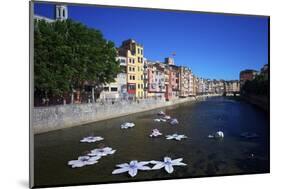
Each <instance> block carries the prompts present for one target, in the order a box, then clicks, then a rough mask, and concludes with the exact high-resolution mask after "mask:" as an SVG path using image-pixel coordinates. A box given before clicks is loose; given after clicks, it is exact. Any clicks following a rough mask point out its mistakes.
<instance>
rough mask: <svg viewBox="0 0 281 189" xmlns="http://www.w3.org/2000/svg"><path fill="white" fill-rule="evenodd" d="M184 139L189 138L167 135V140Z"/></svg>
mask: <svg viewBox="0 0 281 189" xmlns="http://www.w3.org/2000/svg"><path fill="white" fill-rule="evenodd" d="M184 138H187V136H185V135H178V134H172V135H166V139H167V140H181V139H184Z"/></svg>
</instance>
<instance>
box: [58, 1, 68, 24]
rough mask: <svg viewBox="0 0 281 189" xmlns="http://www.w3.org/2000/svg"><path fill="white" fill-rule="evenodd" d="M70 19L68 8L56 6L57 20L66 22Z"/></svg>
mask: <svg viewBox="0 0 281 189" xmlns="http://www.w3.org/2000/svg"><path fill="white" fill-rule="evenodd" d="M67 18H68V12H67V6H66V5H56V20H61V21H62V20H66V19H67Z"/></svg>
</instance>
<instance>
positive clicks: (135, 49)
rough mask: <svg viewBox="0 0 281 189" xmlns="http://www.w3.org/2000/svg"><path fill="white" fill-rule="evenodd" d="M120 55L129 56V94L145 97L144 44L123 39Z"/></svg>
mask: <svg viewBox="0 0 281 189" xmlns="http://www.w3.org/2000/svg"><path fill="white" fill-rule="evenodd" d="M119 55H122V56H126V57H127V89H128V90H127V92H128V94H129V96H134V97H136V98H144V76H143V70H144V68H143V65H144V57H143V46H142V45H140V44H138V43H137V42H136V41H135V40H132V39H128V40H126V41H123V43H122V45H121V47H120V48H119Z"/></svg>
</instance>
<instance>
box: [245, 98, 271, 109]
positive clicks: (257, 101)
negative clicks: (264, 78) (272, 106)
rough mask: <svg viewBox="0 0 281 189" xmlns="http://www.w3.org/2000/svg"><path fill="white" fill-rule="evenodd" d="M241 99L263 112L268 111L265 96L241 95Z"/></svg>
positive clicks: (267, 101)
mask: <svg viewBox="0 0 281 189" xmlns="http://www.w3.org/2000/svg"><path fill="white" fill-rule="evenodd" d="M241 98H242V99H244V100H245V101H247V102H249V103H251V104H253V105H255V106H257V107H259V108H261V109H263V110H264V111H266V112H268V111H269V98H268V97H267V96H257V95H242V96H241Z"/></svg>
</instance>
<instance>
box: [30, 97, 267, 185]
mask: <svg viewBox="0 0 281 189" xmlns="http://www.w3.org/2000/svg"><path fill="white" fill-rule="evenodd" d="M120 108H122V107H120ZM160 110H163V111H164V112H166V114H168V115H170V116H172V117H175V118H177V119H178V120H179V125H177V126H171V125H169V124H168V123H163V122H161V123H158V122H154V121H153V119H154V118H158V116H157V112H159V111H160ZM123 122H134V123H135V124H136V126H135V127H134V128H132V129H127V130H126V129H125V130H124V129H120V125H121V124H122V123H123ZM154 128H157V129H159V130H160V132H162V133H163V134H164V136H161V137H159V138H150V137H149V135H150V133H151V130H152V129H154ZM218 130H221V131H223V132H224V135H225V137H224V139H223V140H216V139H210V138H208V137H207V136H208V135H209V134H212V133H214V132H216V131H218ZM244 132H251V133H256V134H257V135H258V137H256V138H252V139H247V138H244V137H242V136H241V133H244ZM173 133H178V134H185V135H186V136H188V137H190V139H183V140H181V141H175V140H166V139H165V135H166V134H173ZM91 134H94V135H98V136H102V137H104V140H103V141H99V142H96V143H80V142H79V141H80V140H81V139H82V138H83V137H85V136H89V135H91ZM34 143H35V144H34V157H35V158H34V171H35V185H36V186H52V185H76V184H93V183H105V182H125V181H137V180H155V179H157V180H158V179H170V178H191V177H202V176H216V175H217V176H218V175H232V174H250V173H267V172H269V117H268V115H267V113H265V112H263V111H261V110H259V109H257V108H256V107H254V106H252V105H250V104H247V103H245V102H243V101H240V100H237V99H233V98H227V97H213V98H209V99H207V100H205V101H197V102H192V103H190V102H189V103H185V104H180V105H175V106H171V107H167V108H162V109H157V110H152V111H147V112H143V113H138V114H133V115H129V116H124V117H120V118H115V119H110V120H106V121H100V122H95V123H91V124H87V125H81V126H78V127H73V128H68V129H63V130H58V131H52V132H48V133H43V134H38V135H35V138H34ZM102 145H105V146H110V147H112V148H113V149H116V150H117V151H116V153H115V154H113V155H109V156H106V157H103V158H102V159H100V160H99V163H97V164H94V165H90V166H85V167H82V168H75V169H73V168H71V167H70V166H68V165H67V162H68V161H69V160H74V159H77V157H78V156H80V155H82V154H85V153H86V152H87V151H90V150H92V149H94V148H98V147H100V146H102ZM165 156H169V157H171V158H172V159H175V158H183V162H184V163H186V164H188V165H187V166H185V167H184V166H181V167H180V166H177V167H174V172H173V173H172V174H168V173H166V172H165V170H164V169H161V170H153V171H139V172H138V174H137V176H136V177H134V178H131V177H130V176H129V175H128V173H123V174H118V175H112V174H111V173H112V171H113V170H114V169H115V165H116V164H120V163H125V162H129V161H131V160H138V161H148V160H163V157H165Z"/></svg>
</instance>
